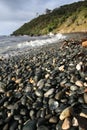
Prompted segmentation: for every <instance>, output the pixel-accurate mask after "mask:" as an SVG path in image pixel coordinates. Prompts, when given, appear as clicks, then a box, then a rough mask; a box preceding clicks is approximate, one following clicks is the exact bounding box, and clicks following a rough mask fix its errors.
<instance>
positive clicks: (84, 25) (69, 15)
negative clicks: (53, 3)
mask: <svg viewBox="0 0 87 130" xmlns="http://www.w3.org/2000/svg"><path fill="white" fill-rule="evenodd" d="M50 32H53V33H69V32H87V0H84V1H79V2H75V3H72V4H69V5H64V6H60V7H59V8H56V9H54V10H52V11H48V12H47V13H46V14H43V15H40V16H38V17H37V18H34V19H33V20H31V21H30V22H28V23H25V24H24V25H23V26H21V27H20V28H19V29H18V30H16V31H14V32H13V35H44V34H48V33H50Z"/></svg>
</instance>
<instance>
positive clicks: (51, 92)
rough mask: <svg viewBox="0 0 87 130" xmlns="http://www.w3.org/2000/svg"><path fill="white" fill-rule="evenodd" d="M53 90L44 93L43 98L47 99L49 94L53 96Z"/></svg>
mask: <svg viewBox="0 0 87 130" xmlns="http://www.w3.org/2000/svg"><path fill="white" fill-rule="evenodd" d="M53 92H54V88H51V89H49V90H48V91H47V92H46V93H44V97H49V96H50V95H51V94H53Z"/></svg>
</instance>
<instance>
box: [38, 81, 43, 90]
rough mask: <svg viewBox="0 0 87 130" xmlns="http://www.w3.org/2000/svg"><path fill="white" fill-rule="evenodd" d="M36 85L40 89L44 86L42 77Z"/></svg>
mask: <svg viewBox="0 0 87 130" xmlns="http://www.w3.org/2000/svg"><path fill="white" fill-rule="evenodd" d="M37 86H38V87H39V88H40V89H41V88H43V87H44V79H41V80H39V81H38V83H37Z"/></svg>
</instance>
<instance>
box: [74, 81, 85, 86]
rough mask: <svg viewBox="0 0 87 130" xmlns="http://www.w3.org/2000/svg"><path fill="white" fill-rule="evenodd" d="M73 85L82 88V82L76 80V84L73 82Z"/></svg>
mask: <svg viewBox="0 0 87 130" xmlns="http://www.w3.org/2000/svg"><path fill="white" fill-rule="evenodd" d="M75 84H76V85H77V86H79V87H83V85H84V84H83V82H82V81H80V80H77V81H76V82H75Z"/></svg>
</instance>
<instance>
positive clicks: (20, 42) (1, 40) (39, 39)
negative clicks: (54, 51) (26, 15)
mask: <svg viewBox="0 0 87 130" xmlns="http://www.w3.org/2000/svg"><path fill="white" fill-rule="evenodd" d="M71 38H74V39H76V40H79V39H81V38H87V33H70V34H61V33H58V34H52V33H50V34H48V35H44V36H33V37H31V36H28V35H24V36H0V57H5V58H8V57H10V56H16V55H20V54H23V53H25V52H27V51H28V50H30V49H36V48H38V47H41V46H43V45H48V44H55V43H59V42H61V41H64V40H66V39H71Z"/></svg>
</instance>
